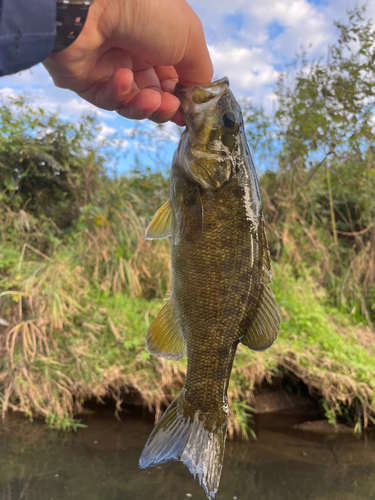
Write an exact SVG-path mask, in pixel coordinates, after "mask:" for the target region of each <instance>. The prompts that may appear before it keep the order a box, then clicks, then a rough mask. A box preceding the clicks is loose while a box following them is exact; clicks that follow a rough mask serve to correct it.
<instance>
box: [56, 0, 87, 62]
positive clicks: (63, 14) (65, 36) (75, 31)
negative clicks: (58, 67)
mask: <svg viewBox="0 0 375 500" xmlns="http://www.w3.org/2000/svg"><path fill="white" fill-rule="evenodd" d="M93 1H94V0H81V1H78V0H57V14H56V32H57V35H56V39H55V43H54V46H53V51H52V52H53V53H54V52H60V50H64V49H66V48H67V47H69V45H71V44H72V43H73V42H74V40H76V39H77V37H78V35H79V34H80V33H81V31H82V28H83V25H84V24H85V21H86V18H87V14H88V11H89V7H90V5H91V4H92V3H93Z"/></svg>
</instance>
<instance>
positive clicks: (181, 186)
mask: <svg viewBox="0 0 375 500" xmlns="http://www.w3.org/2000/svg"><path fill="white" fill-rule="evenodd" d="M175 200H176V202H175V205H176V219H177V224H178V225H179V229H180V232H181V234H182V236H183V237H184V238H185V239H186V240H187V241H189V242H190V243H196V242H197V241H199V240H200V238H201V236H202V229H203V206H202V200H201V196H200V194H199V188H198V187H197V186H194V185H190V184H188V183H187V182H183V181H178V182H177V183H176V185H175Z"/></svg>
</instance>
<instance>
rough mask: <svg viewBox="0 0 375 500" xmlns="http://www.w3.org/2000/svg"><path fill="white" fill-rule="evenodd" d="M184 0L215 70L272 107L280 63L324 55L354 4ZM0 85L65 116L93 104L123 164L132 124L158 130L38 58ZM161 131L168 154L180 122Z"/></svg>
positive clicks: (371, 1)
mask: <svg viewBox="0 0 375 500" xmlns="http://www.w3.org/2000/svg"><path fill="white" fill-rule="evenodd" d="M189 3H190V5H191V6H192V7H193V9H194V10H195V11H196V12H197V14H198V15H199V17H200V19H201V21H202V24H203V27H204V30H205V33H206V38H207V43H208V46H209V50H210V54H211V57H212V60H213V64H214V70H215V77H217V78H221V77H222V76H224V75H225V76H228V77H229V80H230V83H231V88H232V90H233V92H234V93H235V95H236V96H237V97H244V96H245V97H250V98H252V100H253V102H254V103H255V104H258V105H259V104H260V105H262V106H264V107H265V108H266V109H267V110H269V111H271V110H272V109H273V108H274V106H275V99H274V93H273V89H274V85H275V82H276V81H277V75H278V70H280V69H283V68H285V67H286V65H287V64H288V63H290V62H291V61H292V60H293V59H294V58H295V55H296V53H298V52H299V51H300V49H301V47H304V48H306V49H308V51H309V57H310V58H316V57H321V56H324V55H325V54H326V51H327V46H328V45H329V44H330V43H333V42H334V41H335V39H336V36H337V32H336V28H335V27H334V25H333V21H334V20H341V21H343V20H345V18H346V10H347V9H348V8H353V7H354V6H355V4H356V3H357V1H356V0H261V1H259V0H230V1H228V0H205V1H204V2H202V1H201V0H190V1H189ZM367 4H368V8H367V17H371V18H373V19H375V0H368V2H367ZM0 92H1V93H3V94H10V93H14V92H28V93H30V94H32V95H33V96H35V98H36V99H37V102H38V104H39V105H40V106H41V107H43V108H45V109H46V110H48V111H56V110H59V111H60V113H61V114H62V115H63V116H64V117H66V118H68V119H73V120H74V119H76V118H77V117H78V116H79V115H81V114H82V113H83V112H87V111H95V112H96V113H97V115H98V119H99V120H100V122H101V133H102V135H104V136H110V135H111V134H113V133H114V132H117V135H118V137H119V138H120V139H122V140H123V141H124V142H123V149H124V152H125V153H127V155H126V156H125V159H123V160H121V161H120V162H119V164H118V171H120V172H121V171H124V170H126V169H128V168H129V166H131V164H132V161H133V160H132V158H133V157H134V153H137V152H139V147H140V146H139V144H137V143H134V141H129V140H128V139H129V135H130V134H131V131H132V130H133V128H134V126H136V125H138V126H139V127H141V128H142V129H145V130H148V131H150V132H151V133H152V134H159V135H160V132H159V131H158V130H157V129H156V126H155V124H153V123H152V122H147V121H144V122H138V124H136V123H135V122H132V121H131V120H126V119H124V118H121V117H120V116H118V115H117V114H116V113H115V112H107V111H103V110H97V109H96V108H94V106H91V105H90V104H88V103H87V102H85V101H83V100H82V99H81V98H79V97H78V96H76V95H75V94H74V93H72V92H70V91H67V90H63V89H58V88H56V87H55V86H54V85H53V83H52V80H51V78H50V77H49V75H48V73H47V72H46V71H45V70H44V68H43V67H42V66H41V65H37V66H35V67H33V68H31V69H30V70H26V71H23V72H22V73H19V74H16V75H11V76H6V77H2V78H1V79H0ZM162 134H163V135H164V136H166V137H170V138H171V141H170V144H169V146H168V147H167V148H166V155H167V157H168V155H170V157H172V154H173V149H174V148H175V146H176V141H178V137H179V128H178V127H177V126H175V125H174V124H172V123H169V124H167V125H166V126H165V127H164V131H163V132H162ZM149 153H150V154H145V153H142V151H141V152H140V158H141V160H142V161H144V162H145V164H152V159H150V158H152V151H150V152H149ZM167 161H168V158H167ZM150 162H151V163H150ZM155 168H158V167H157V165H156V167H155Z"/></svg>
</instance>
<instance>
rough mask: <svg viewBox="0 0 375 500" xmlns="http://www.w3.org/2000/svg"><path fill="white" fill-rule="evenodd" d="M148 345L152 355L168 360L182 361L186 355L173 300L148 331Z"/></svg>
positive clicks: (163, 309)
mask: <svg viewBox="0 0 375 500" xmlns="http://www.w3.org/2000/svg"><path fill="white" fill-rule="evenodd" d="M146 345H147V349H148V351H149V352H150V353H151V354H154V355H155V356H161V357H163V358H166V359H181V358H183V357H184V356H185V355H186V353H185V341H184V338H183V336H182V333H181V331H180V328H179V326H178V324H177V321H176V316H175V313H174V310H173V302H172V300H171V299H169V300H168V301H167V303H166V304H165V306H164V307H163V308H162V309H161V310H160V311H159V313H158V315H157V316H156V318H155V320H154V321H153V323H152V324H151V326H150V328H149V329H148V330H147V333H146Z"/></svg>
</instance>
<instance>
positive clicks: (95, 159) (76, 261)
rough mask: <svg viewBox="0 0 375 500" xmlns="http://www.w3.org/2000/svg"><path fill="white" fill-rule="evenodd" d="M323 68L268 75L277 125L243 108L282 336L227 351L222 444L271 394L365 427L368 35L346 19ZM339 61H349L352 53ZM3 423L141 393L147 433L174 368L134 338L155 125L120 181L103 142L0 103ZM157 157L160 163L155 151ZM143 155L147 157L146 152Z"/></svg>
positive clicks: (141, 325)
mask: <svg viewBox="0 0 375 500" xmlns="http://www.w3.org/2000/svg"><path fill="white" fill-rule="evenodd" d="M338 28H339V30H338V31H339V38H338V40H337V42H336V44H335V45H334V46H332V47H331V48H330V49H329V51H328V57H327V60H326V61H324V62H323V61H316V62H315V63H314V64H312V65H311V64H309V65H308V64H307V62H306V61H305V56H304V55H302V56H301V57H300V58H299V59H298V60H297V62H296V64H295V67H293V68H292V69H291V70H290V71H288V72H287V73H282V74H280V79H279V83H278V86H277V91H276V94H277V111H276V113H275V114H274V115H272V116H270V115H267V114H266V113H265V112H264V110H262V109H261V108H256V107H254V106H252V104H251V102H250V101H248V100H244V102H243V103H242V105H243V110H244V117H245V120H246V128H247V134H248V139H249V143H250V145H251V146H252V149H253V151H254V154H255V159H256V163H257V164H258V166H259V167H260V170H259V174H260V185H261V191H262V199H263V203H264V211H265V216H266V221H267V227H268V235H269V244H270V249H271V254H272V258H273V270H274V280H273V290H274V292H275V296H276V299H277V302H278V304H279V306H280V310H281V317H282V323H281V328H280V333H279V337H278V340H277V342H276V343H275V344H274V345H273V346H272V348H271V349H269V350H267V351H265V352H261V353H256V352H251V351H249V350H247V349H246V348H244V347H240V348H239V350H238V353H237V355H236V358H235V363H234V368H233V372H232V377H231V381H230V385H229V391H228V396H229V399H230V408H231V421H230V428H229V431H230V435H233V434H234V433H239V434H241V433H245V434H246V433H247V432H248V427H247V422H248V416H247V413H248V411H249V407H250V406H251V405H252V401H253V399H252V398H253V393H254V389H255V388H256V387H259V386H260V385H261V384H263V383H265V382H267V383H268V384H273V385H282V386H287V387H288V389H289V390H292V391H298V390H300V389H301V387H304V388H306V389H307V390H308V391H309V393H310V395H311V396H312V397H314V398H316V399H318V400H319V401H320V404H321V405H322V407H323V408H324V411H325V414H326V416H327V418H328V419H329V420H330V421H331V422H335V421H337V419H339V420H344V421H348V422H350V423H352V424H353V425H354V426H355V430H356V431H360V430H361V429H362V428H363V427H366V426H367V425H368V424H369V422H370V421H371V422H374V418H375V356H374V354H375V352H374V350H375V349H374V343H375V333H374V322H375V197H374V193H375V148H374V144H375V125H374V124H375V122H374V106H375V89H374V86H373V82H374V80H375V65H374V59H375V52H374V46H375V43H374V42H375V28H374V25H373V24H372V23H371V22H368V23H367V21H364V20H363V19H362V9H360V8H358V9H356V10H355V11H353V12H351V13H350V14H349V16H348V21H347V24H346V25H338ZM349 46H350V48H351V50H348V48H349ZM0 129H1V130H0V132H1V136H0V408H1V411H2V413H3V415H5V413H6V412H7V410H9V409H12V410H16V411H21V412H22V413H24V414H25V415H27V416H29V417H32V416H42V417H43V418H45V420H46V422H47V423H48V424H50V425H52V426H54V427H57V428H63V429H67V428H71V427H74V426H76V425H77V422H76V421H75V419H74V415H76V414H77V413H79V411H80V410H81V408H82V405H83V403H84V402H85V401H86V400H88V399H91V398H96V399H99V400H100V399H103V398H108V397H111V398H113V399H114V400H115V401H116V402H117V411H120V410H121V403H122V399H123V397H124V394H126V393H127V392H131V393H137V394H139V395H140V397H141V401H142V404H144V406H145V407H147V408H148V409H149V410H151V411H153V412H155V414H156V418H158V416H159V415H160V413H161V411H162V410H163V409H164V407H165V406H166V405H167V403H168V402H169V401H170V400H171V398H172V397H173V396H174V395H175V394H176V393H177V391H178V390H179V389H180V388H181V385H182V382H183V379H184V373H185V368H186V364H185V362H184V361H180V362H169V361H166V360H164V359H162V358H154V357H151V356H150V355H149V354H148V352H147V350H146V348H145V341H144V338H145V332H146V330H147V326H148V325H149V324H150V323H151V322H152V320H153V318H154V317H155V315H156V313H157V312H158V311H159V309H160V307H161V306H162V304H163V298H164V297H165V295H166V293H167V292H168V291H169V289H170V284H169V279H170V264H169V246H168V242H167V241H153V242H151V241H144V231H145V227H146V226H147V223H148V222H149V221H150V220H151V218H152V216H153V214H154V213H155V212H156V210H157V208H158V207H159V206H160V205H161V204H162V203H163V202H164V201H166V200H167V199H168V175H167V168H168V167H169V165H168V163H165V170H164V171H163V170H162V172H163V173H160V166H161V165H162V162H163V154H162V152H163V150H165V149H166V148H165V142H164V141H165V138H164V136H165V134H164V135H163V127H162V126H160V127H158V128H157V129H156V132H157V133H153V134H152V136H151V135H150V136H148V135H147V133H145V132H141V131H138V132H137V131H135V133H134V137H133V138H132V139H130V140H137V141H139V143H140V144H146V145H148V146H152V148H153V150H157V151H158V152H159V153H158V155H157V158H156V157H155V154H154V153H153V156H152V158H153V159H154V160H155V162H156V161H157V167H158V169H159V170H158V173H155V166H153V165H152V163H151V167H153V168H149V169H147V168H144V167H142V168H141V167H140V165H139V164H138V163H139V162H138V161H137V158H135V159H134V165H133V167H134V169H133V170H132V171H131V172H130V173H128V174H126V175H121V176H117V175H115V174H113V172H112V171H111V170H110V168H109V165H110V160H112V161H113V158H114V157H115V155H116V154H117V152H116V151H115V150H114V146H113V144H116V141H114V140H112V139H111V140H104V141H103V140H101V139H100V126H99V124H98V123H97V121H96V119H95V118H94V117H90V116H85V117H83V118H82V119H81V120H80V121H79V122H76V123H71V122H67V121H65V120H63V119H61V118H60V117H59V116H58V115H51V114H48V113H45V112H43V111H42V110H41V109H38V107H37V103H36V102H32V101H31V100H27V99H25V98H24V97H17V98H8V99H4V100H3V101H2V103H1V106H0ZM163 148H164V149H163ZM146 150H147V148H146Z"/></svg>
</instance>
